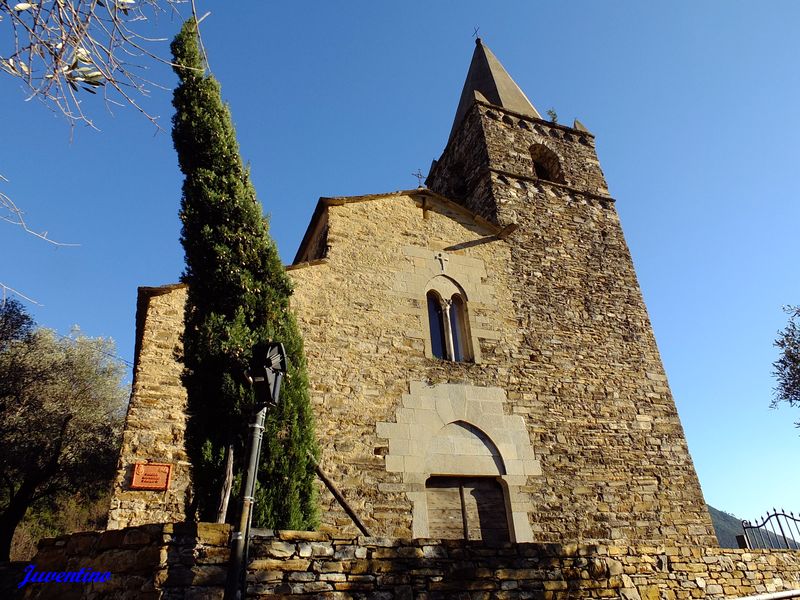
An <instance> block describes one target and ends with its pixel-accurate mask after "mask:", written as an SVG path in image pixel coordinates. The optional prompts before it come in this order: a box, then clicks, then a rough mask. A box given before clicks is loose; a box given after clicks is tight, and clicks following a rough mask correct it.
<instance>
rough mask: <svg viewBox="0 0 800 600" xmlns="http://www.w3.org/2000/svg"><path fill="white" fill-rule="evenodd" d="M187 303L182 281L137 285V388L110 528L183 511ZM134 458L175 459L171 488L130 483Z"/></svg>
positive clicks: (179, 514) (186, 478)
mask: <svg viewBox="0 0 800 600" xmlns="http://www.w3.org/2000/svg"><path fill="white" fill-rule="evenodd" d="M185 303H186V289H185V288H184V286H182V285H171V286H163V287H158V288H139V297H138V301H137V309H136V351H135V359H134V360H135V369H134V373H133V389H132V392H131V399H130V404H129V405H128V414H127V416H126V418H125V430H124V433H123V436H122V448H121V451H120V458H119V463H118V466H117V469H118V470H117V477H116V481H115V482H114V488H113V493H112V497H111V506H110V510H109V515H108V528H109V529H119V528H121V527H127V526H129V525H140V524H144V523H160V522H169V521H177V520H182V519H183V518H184V517H185V514H186V502H187V495H188V493H189V485H190V472H189V468H190V465H189V461H188V456H187V454H186V450H185V447H184V434H185V430H186V389H185V388H184V387H183V385H182V383H181V373H182V371H183V363H182V362H181V360H180V357H181V355H182V352H183V344H182V342H181V336H182V335H183V309H184V305H185ZM136 462H157V463H171V464H172V465H173V472H172V482H171V483H170V486H169V489H168V490H167V491H166V492H157V491H145V490H132V489H130V483H131V477H132V473H133V465H134V463H136Z"/></svg>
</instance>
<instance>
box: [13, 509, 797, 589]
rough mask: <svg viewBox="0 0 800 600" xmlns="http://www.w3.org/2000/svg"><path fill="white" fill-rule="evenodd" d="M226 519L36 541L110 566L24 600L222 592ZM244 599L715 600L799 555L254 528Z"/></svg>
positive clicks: (761, 583)
mask: <svg viewBox="0 0 800 600" xmlns="http://www.w3.org/2000/svg"><path fill="white" fill-rule="evenodd" d="M228 537H229V530H228V526H227V525H216V524H209V523H197V524H189V523H176V524H171V523H167V524H161V525H145V526H140V527H131V528H127V529H123V530H117V531H106V532H89V533H78V534H73V535H69V536H62V537H59V538H54V539H46V540H43V541H42V542H41V543H40V545H39V552H38V554H37V556H36V557H35V558H34V560H33V561H32V562H33V564H35V565H36V570H37V571H57V572H61V571H78V570H80V569H92V570H93V571H99V572H105V571H108V572H110V573H111V578H110V579H109V580H108V581H107V582H104V583H89V584H85V583H58V582H50V583H29V584H27V585H26V586H25V587H24V588H23V589H22V590H20V591H21V593H22V597H23V598H25V599H26V600H45V599H51V598H53V599H55V598H58V599H62V598H70V599H71V600H83V599H85V600H90V599H91V600H112V599H113V600H134V599H135V600H177V599H182V600H201V599H202V600H222V597H223V589H224V584H225V578H226V573H227V562H228V557H229V554H230V551H229V548H228V546H227V542H228ZM250 556H251V559H252V560H251V562H250V564H249V567H248V574H247V597H248V598H254V599H260V600H267V599H273V598H279V597H283V596H305V597H309V598H328V599H334V600H335V599H349V598H374V599H381V600H394V599H397V600H410V599H412V598H416V599H419V600H429V599H431V600H433V599H437V598H476V599H483V598H510V599H517V598H520V599H523V598H533V599H535V600H574V599H575V598H598V599H599V598H620V599H624V600H689V599H698V600H704V599H708V600H716V599H722V598H736V597H741V596H747V595H753V594H760V593H767V592H776V591H783V590H790V589H798V588H800V553H798V552H797V551H792V550H778V551H775V550H772V551H768V550H729V549H719V548H697V547H694V548H687V547H683V548H676V547H673V546H649V547H647V546H640V547H630V546H604V545H600V546H593V545H583V544H538V543H529V544H509V543H506V544H498V545H494V546H487V545H486V544H482V543H476V542H465V541H461V540H447V541H436V540H426V539H417V540H408V539H387V538H379V537H363V536H358V537H356V536H350V537H347V536H339V537H332V536H329V535H326V534H322V533H312V532H297V531H280V532H275V533H272V532H265V534H261V535H258V536H256V538H255V539H254V541H253V545H252V547H251V553H250Z"/></svg>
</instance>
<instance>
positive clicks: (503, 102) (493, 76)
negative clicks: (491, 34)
mask: <svg viewBox="0 0 800 600" xmlns="http://www.w3.org/2000/svg"><path fill="white" fill-rule="evenodd" d="M475 98H477V99H478V100H483V101H484V102H489V103H490V104H495V105H497V106H502V107H503V108H507V109H509V110H513V111H514V112H518V113H522V114H523V115H529V116H531V117H536V118H537V119H541V118H542V117H541V115H540V114H539V112H538V111H537V110H536V109H535V108H534V106H533V104H531V101H530V100H528V98H527V96H525V94H524V93H523V91H522V90H521V89H519V86H518V85H517V84H516V82H515V81H514V80H513V79H511V76H510V75H509V74H508V73H507V72H506V70H505V69H504V68H503V65H501V64H500V61H499V60H497V57H496V56H495V55H494V54H492V51H491V50H489V48H487V47H486V46H484V45H483V42H482V41H481V38H477V39H476V40H475V52H473V54H472V62H471V63H470V65H469V71H468V72H467V80H466V81H465V82H464V89H463V90H462V91H461V100H459V102H458V110H456V118H455V120H454V121H453V128H452V129H451V130H450V139H452V137H453V134H454V133H455V131H456V128H457V127H458V125H459V124H460V123H461V119H463V118H464V115H465V114H466V113H467V111H468V110H469V108H470V107H471V106H472V103H473V102H474V101H475Z"/></svg>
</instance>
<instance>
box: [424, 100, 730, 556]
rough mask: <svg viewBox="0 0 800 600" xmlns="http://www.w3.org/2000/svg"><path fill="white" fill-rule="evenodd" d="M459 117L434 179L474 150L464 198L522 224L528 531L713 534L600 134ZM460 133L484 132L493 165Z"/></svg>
mask: <svg viewBox="0 0 800 600" xmlns="http://www.w3.org/2000/svg"><path fill="white" fill-rule="evenodd" d="M463 127H464V128H465V131H464V132H462V133H460V134H459V136H456V137H455V138H454V140H453V142H451V144H450V145H449V146H448V147H447V149H446V150H445V155H444V156H443V157H442V158H441V159H440V160H439V162H438V164H437V171H436V172H435V174H434V175H435V176H434V177H432V178H429V185H430V186H431V188H432V189H433V190H434V191H438V190H439V189H440V186H445V185H446V182H447V181H448V180H447V177H446V168H447V166H448V165H450V164H457V163H459V162H461V163H464V164H466V165H467V167H468V168H470V166H471V164H472V163H473V162H474V164H475V168H476V170H478V171H479V172H480V173H482V175H481V177H480V178H478V179H479V180H477V181H476V182H475V184H474V186H473V187H472V189H471V191H470V194H469V196H468V197H467V198H466V199H465V200H464V203H465V204H466V205H468V206H470V208H472V209H473V210H475V211H476V212H478V213H479V214H483V215H494V218H495V220H496V222H497V223H498V224H499V225H500V226H505V225H508V224H511V223H514V224H516V225H518V229H517V230H516V231H515V232H514V233H513V234H511V235H510V236H509V237H508V243H509V245H510V248H511V255H512V259H511V261H510V263H509V264H510V265H511V269H510V271H509V272H508V273H507V274H506V277H505V280H506V281H508V282H509V285H510V287H511V291H512V297H513V302H514V310H515V315H514V318H515V322H516V327H517V328H518V333H519V335H520V336H521V338H522V341H521V343H520V345H519V347H518V348H516V349H515V351H514V356H515V358H517V360H515V361H513V363H510V364H509V369H510V372H509V377H510V378H511V379H512V380H513V381H514V382H515V385H514V386H512V387H511V388H509V399H511V400H513V403H514V408H513V410H514V412H515V413H516V414H520V415H523V416H524V417H525V419H526V422H527V424H528V429H529V431H530V432H531V437H532V439H531V441H532V444H533V447H534V448H535V450H536V452H537V456H538V458H539V460H540V463H541V468H542V472H543V478H542V479H539V480H531V481H530V483H529V486H528V487H527V488H525V489H524V491H527V492H528V493H530V495H531V498H532V504H533V506H534V510H533V511H532V513H531V514H530V518H531V527H532V528H533V531H534V539H536V540H543V541H553V542H556V541H559V540H563V539H577V540H592V539H594V540H603V539H611V540H620V539H623V540H628V541H630V542H634V543H642V542H646V543H673V544H697V545H700V546H713V545H716V540H715V537H714V534H713V528H712V525H711V520H710V517H709V515H708V512H707V509H706V507H705V502H704V500H703V496H702V492H701V490H700V485H699V482H698V480H697V475H696V473H695V470H694V466H693V464H692V460H691V457H690V456H689V452H688V448H687V446H686V440H685V438H684V435H683V429H682V427H681V424H680V420H679V418H678V415H677V411H676V409H675V405H674V401H673V399H672V396H671V393H670V389H669V385H668V383H667V378H666V374H665V373H664V369H663V365H662V363H661V358H660V355H659V353H658V348H657V346H656V343H655V339H654V337H653V332H652V327H651V325H650V321H649V318H648V315H647V310H646V308H645V306H644V302H643V299H642V295H641V291H640V289H639V284H638V281H637V279H636V274H635V272H634V268H633V263H632V260H631V257H630V254H629V251H628V248H627V245H626V243H625V239H624V236H623V234H622V229H621V226H620V222H619V218H618V216H617V213H616V210H615V209H614V202H613V199H611V198H610V197H609V196H608V195H607V188H606V184H605V181H604V178H603V174H602V171H601V170H600V167H599V162H598V161H597V157H596V155H595V152H594V140H593V138H592V137H591V136H589V135H586V134H585V133H584V132H581V131H577V130H571V129H569V128H566V127H563V126H554V125H551V124H547V123H546V122H543V121H539V120H536V119H530V118H526V117H521V116H520V115H516V114H514V113H512V112H510V111H505V110H504V109H502V108H500V107H494V106H489V105H484V104H481V103H476V105H475V106H474V107H473V111H472V112H471V113H470V115H469V117H468V118H467V119H465V121H464V125H463ZM468 129H469V130H471V131H466V130H468ZM460 140H473V142H474V140H479V141H480V142H481V143H482V144H483V145H484V146H485V152H486V153H487V154H488V157H489V158H488V165H487V164H484V162H483V161H484V158H482V156H476V150H475V148H474V146H473V145H472V144H466V143H463V144H462V143H461V141H460ZM534 144H544V145H546V146H547V147H548V148H550V149H551V150H552V151H553V152H555V153H556V155H557V156H558V158H559V160H560V163H561V166H562V170H563V172H564V177H565V184H556V183H550V182H547V181H543V180H538V179H537V178H536V177H535V175H534V171H533V166H532V161H531V157H530V150H529V149H530V147H531V146H532V145H534Z"/></svg>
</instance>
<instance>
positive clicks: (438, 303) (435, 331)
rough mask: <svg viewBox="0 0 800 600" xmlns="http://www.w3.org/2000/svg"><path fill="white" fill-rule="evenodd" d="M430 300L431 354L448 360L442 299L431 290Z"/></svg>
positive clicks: (428, 296)
mask: <svg viewBox="0 0 800 600" xmlns="http://www.w3.org/2000/svg"><path fill="white" fill-rule="evenodd" d="M427 298H428V324H429V326H430V333H431V352H433V355H434V356H435V357H436V358H447V347H446V344H445V331H444V310H443V308H442V307H443V302H442V297H441V296H439V294H437V293H436V292H434V291H433V290H431V291H430V292H428V294H427Z"/></svg>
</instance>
